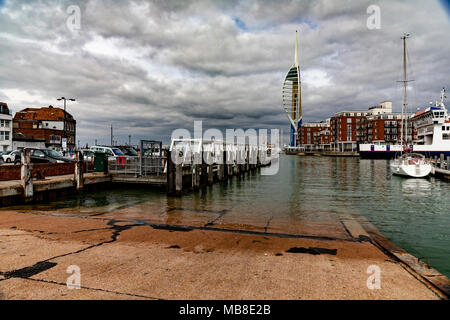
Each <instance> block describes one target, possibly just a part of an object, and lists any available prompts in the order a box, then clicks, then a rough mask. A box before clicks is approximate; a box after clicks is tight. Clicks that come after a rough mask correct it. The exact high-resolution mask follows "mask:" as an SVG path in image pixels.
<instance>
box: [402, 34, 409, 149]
mask: <svg viewBox="0 0 450 320" xmlns="http://www.w3.org/2000/svg"><path fill="white" fill-rule="evenodd" d="M407 38H409V33H405V34H404V35H403V37H402V40H403V79H402V84H403V102H402V132H401V138H400V141H401V143H402V144H403V143H405V144H408V120H407V119H405V118H406V117H407V115H408V112H407V106H408V98H407V83H408V80H407V79H406V75H407V74H406V39H407Z"/></svg>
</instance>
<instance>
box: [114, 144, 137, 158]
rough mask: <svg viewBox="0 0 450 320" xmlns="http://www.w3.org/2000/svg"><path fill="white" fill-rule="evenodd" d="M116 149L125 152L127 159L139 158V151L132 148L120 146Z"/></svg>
mask: <svg viewBox="0 0 450 320" xmlns="http://www.w3.org/2000/svg"><path fill="white" fill-rule="evenodd" d="M116 148H119V149H120V151H122V152H123V154H124V155H126V156H127V157H137V156H138V153H137V151H136V150H135V149H134V148H133V147H130V146H118V147H116Z"/></svg>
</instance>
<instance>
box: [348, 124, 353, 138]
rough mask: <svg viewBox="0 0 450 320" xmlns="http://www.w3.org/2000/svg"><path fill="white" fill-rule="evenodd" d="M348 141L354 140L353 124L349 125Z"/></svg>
mask: <svg viewBox="0 0 450 320" xmlns="http://www.w3.org/2000/svg"><path fill="white" fill-rule="evenodd" d="M347 141H352V125H350V124H349V125H348V126H347Z"/></svg>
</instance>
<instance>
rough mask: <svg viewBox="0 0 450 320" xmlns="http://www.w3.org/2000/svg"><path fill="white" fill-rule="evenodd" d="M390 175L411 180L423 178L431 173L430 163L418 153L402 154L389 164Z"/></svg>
mask: <svg viewBox="0 0 450 320" xmlns="http://www.w3.org/2000/svg"><path fill="white" fill-rule="evenodd" d="M391 169H392V173H393V174H395V175H400V176H406V177H411V178H424V177H427V176H428V175H429V174H430V173H431V163H430V162H429V160H427V159H426V158H425V156H424V155H422V154H420V153H404V154H402V155H401V156H400V157H399V158H397V159H395V160H394V161H393V162H392V163H391Z"/></svg>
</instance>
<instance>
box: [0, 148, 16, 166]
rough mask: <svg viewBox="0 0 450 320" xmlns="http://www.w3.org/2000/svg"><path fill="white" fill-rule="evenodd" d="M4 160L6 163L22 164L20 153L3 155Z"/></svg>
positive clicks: (13, 152)
mask: <svg viewBox="0 0 450 320" xmlns="http://www.w3.org/2000/svg"><path fill="white" fill-rule="evenodd" d="M2 159H3V161H4V162H6V163H16V162H17V161H19V162H20V151H17V150H15V151H9V152H7V153H6V154H2Z"/></svg>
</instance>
